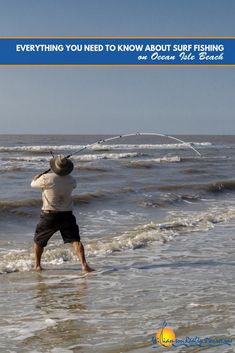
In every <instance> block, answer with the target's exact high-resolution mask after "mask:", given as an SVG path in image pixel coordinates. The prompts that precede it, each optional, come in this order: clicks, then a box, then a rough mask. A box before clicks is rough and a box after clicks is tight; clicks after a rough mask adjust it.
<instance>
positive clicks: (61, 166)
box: [50, 155, 73, 176]
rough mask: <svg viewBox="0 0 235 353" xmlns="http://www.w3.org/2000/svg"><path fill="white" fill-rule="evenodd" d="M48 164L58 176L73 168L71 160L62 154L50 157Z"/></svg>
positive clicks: (67, 172)
mask: <svg viewBox="0 0 235 353" xmlns="http://www.w3.org/2000/svg"><path fill="white" fill-rule="evenodd" d="M50 166H51V169H52V170H53V172H54V173H55V174H57V175H60V176H64V175H68V174H70V173H71V172H72V170H73V162H72V161H71V160H70V159H69V158H67V157H65V156H64V155H60V156H57V157H54V158H52V159H51V160H50Z"/></svg>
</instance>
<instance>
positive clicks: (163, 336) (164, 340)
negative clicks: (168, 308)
mask: <svg viewBox="0 0 235 353" xmlns="http://www.w3.org/2000/svg"><path fill="white" fill-rule="evenodd" d="M175 339H176V336H175V332H174V331H173V329H172V328H171V327H167V323H166V321H164V322H163V324H162V327H161V328H160V329H159V330H157V332H156V334H155V339H154V342H155V343H156V344H157V345H158V346H161V347H171V346H172V345H173V344H174V343H175Z"/></svg>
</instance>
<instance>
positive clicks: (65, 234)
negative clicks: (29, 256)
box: [34, 211, 80, 248]
mask: <svg viewBox="0 0 235 353" xmlns="http://www.w3.org/2000/svg"><path fill="white" fill-rule="evenodd" d="M57 231H60V234H61V236H62V238H63V240H64V243H73V242H74V241H78V242H79V241H80V235H79V227H78V225H77V223H76V218H75V217H74V215H73V213H72V211H68V212H49V213H46V212H42V213H41V215H40V220H39V223H38V224H37V227H36V231H35V236H34V241H35V243H37V244H38V245H39V246H40V247H41V248H44V247H45V246H46V245H47V242H48V240H49V239H50V238H51V237H52V235H53V234H54V233H55V232H57Z"/></svg>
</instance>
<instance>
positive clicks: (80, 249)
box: [72, 241, 94, 272]
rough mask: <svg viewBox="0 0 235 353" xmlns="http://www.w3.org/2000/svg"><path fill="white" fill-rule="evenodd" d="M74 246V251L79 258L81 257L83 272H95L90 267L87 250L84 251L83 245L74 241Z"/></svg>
mask: <svg viewBox="0 0 235 353" xmlns="http://www.w3.org/2000/svg"><path fill="white" fill-rule="evenodd" d="M72 244H73V248H74V250H75V251H76V254H77V256H78V257H79V260H80V262H81V265H82V269H83V271H85V272H91V271H94V270H93V269H92V268H90V266H88V264H87V262H86V258H85V250H84V246H83V245H82V243H81V242H78V241H74V242H73V243H72Z"/></svg>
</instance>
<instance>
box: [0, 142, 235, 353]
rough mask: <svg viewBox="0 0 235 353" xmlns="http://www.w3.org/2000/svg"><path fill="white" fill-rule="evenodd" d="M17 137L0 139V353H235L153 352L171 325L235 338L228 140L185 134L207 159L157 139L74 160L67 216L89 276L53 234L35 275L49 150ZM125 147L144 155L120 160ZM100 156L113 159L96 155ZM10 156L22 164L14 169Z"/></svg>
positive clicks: (180, 332)
mask: <svg viewBox="0 0 235 353" xmlns="http://www.w3.org/2000/svg"><path fill="white" fill-rule="evenodd" d="M14 138H15V139H18V142H17V141H14ZM14 138H13V137H12V142H11V141H10V139H9V138H8V139H6V138H5V137H2V140H1V139H0V141H1V144H2V150H3V147H4V148H5V147H6V146H7V147H8V152H6V151H5V150H4V152H2V153H3V154H1V153H0V162H1V163H3V162H4V163H5V164H4V166H5V167H6V168H8V169H7V170H6V171H5V172H4V173H3V174H2V175H1V179H2V180H1V181H2V183H1V184H0V185H1V192H2V200H1V202H0V208H1V213H0V222H1V232H0V257H1V263H0V272H1V273H2V275H1V276H0V278H1V287H0V299H1V300H0V312H1V318H0V329H1V332H2V335H1V338H0V348H1V352H4V353H5V352H6V353H10V352H11V353H13V352H15V353H26V352H32V353H33V352H34V353H41V352H48V353H49V352H50V353H77V352H79V353H81V352H82V353H83V352H84V353H87V352H98V353H99V352H100V353H101V352H102V353H103V352H104V353H106V352H107V353H121V352H131V353H132V352H133V353H134V352H137V353H144V352H153V351H155V350H156V351H159V352H171V351H175V352H190V353H191V352H200V351H204V350H206V351H207V352H210V353H214V352H225V353H229V352H233V351H234V342H232V345H231V346H230V345H226V344H224V345H223V346H221V347H190V348H186V347H183V346H180V347H178V348H173V347H169V348H165V347H160V346H158V347H157V348H156V347H155V348H154V343H153V342H152V339H153V337H154V336H155V333H156V331H157V330H158V329H160V328H161V326H162V324H163V322H164V321H166V322H167V325H169V326H170V327H172V328H173V329H174V331H175V334H176V337H177V338H180V339H183V338H184V337H186V336H190V337H196V336H198V337H201V338H203V337H211V338H227V339H230V340H231V339H232V340H233V341H234V332H235V320H234V313H235V311H234V302H235V301H234V292H235V291H234V283H235V281H234V273H235V271H234V266H235V260H234V227H235V202H234V200H233V199H234V197H233V195H234V188H235V181H234V179H233V170H234V157H233V150H234V147H235V138H232V137H202V136H201V137H193V138H192V137H188V141H194V142H195V141H197V143H200V144H201V145H200V144H199V145H198V148H199V149H200V152H201V153H202V155H203V158H202V159H198V157H197V156H195V155H194V154H193V152H192V153H191V151H188V150H185V149H181V148H180V146H177V145H174V146H173V145H172V150H173V151H172V150H170V148H169V146H167V147H166V149H164V148H163V146H162V145H163V144H164V143H163V141H162V144H160V143H159V141H156V143H157V144H158V145H161V147H159V146H157V147H156V146H155V147H154V141H153V140H151V141H149V140H148V139H147V140H145V139H144V141H143V143H145V146H144V148H142V147H143V146H142V147H140V146H138V145H137V144H138V143H140V140H139V138H137V141H135V140H134V141H132V142H131V143H130V144H129V143H128V142H126V141H125V144H126V145H125V146H120V145H118V146H117V145H116V146H113V147H112V148H111V147H110V146H109V147H108V146H104V147H103V149H102V150H101V151H97V150H92V151H89V153H86V154H87V155H92V158H90V160H89V161H84V160H83V161H82V162H81V161H80V162H79V160H78V159H74V162H75V173H74V174H75V176H76V177H77V178H78V181H79V187H78V190H76V192H75V196H74V202H75V211H74V213H75V214H76V216H77V219H78V221H79V224H80V229H81V234H82V239H83V242H84V244H85V248H86V252H87V256H88V260H89V263H90V264H91V266H93V267H95V269H96V272H94V273H90V274H82V273H81V270H80V264H79V262H78V260H77V258H76V257H75V255H74V253H73V251H72V249H71V247H70V246H69V245H66V246H64V245H63V244H62V242H61V240H60V236H59V235H58V234H57V235H55V236H54V237H53V239H52V240H51V242H50V244H49V246H48V248H47V249H46V251H45V254H44V257H43V266H44V268H45V270H44V271H42V272H41V273H35V272H33V271H32V266H33V255H32V246H33V243H32V234H33V231H34V227H35V224H36V222H37V219H38V214H39V211H40V193H39V192H36V193H35V191H32V190H30V188H29V184H30V180H31V178H32V176H33V174H35V173H37V172H38V171H39V169H40V168H42V169H41V170H43V168H45V169H47V168H46V167H47V160H48V156H47V154H46V150H47V147H43V148H42V147H40V148H38V147H37V146H39V145H40V143H39V142H40V138H39V137H36V138H35V137H30V136H28V137H26V136H25V137H24V136H22V137H14ZM92 138H93V139H96V138H95V137H75V136H74V137H73V138H70V140H69V138H68V137H58V140H57V139H56V137H53V139H54V141H53V139H52V138H51V137H45V136H44V137H42V140H41V146H49V143H50V145H51V144H52V143H56V141H58V142H60V143H61V145H63V146H65V145H66V146H68V145H71V144H72V145H73V146H74V150H76V148H77V147H78V145H80V144H81V145H82V143H88V142H91V140H92ZM68 141H70V143H68ZM141 142H142V141H141ZM73 143H74V144H73ZM75 144H76V146H75ZM127 144H128V146H127ZM131 144H132V145H131ZM133 144H135V146H133ZM146 144H148V146H146ZM16 145H18V146H19V147H21V150H20V151H18V150H19V148H18V149H17V151H15V149H16V148H15V147H16ZM22 146H23V147H22ZM25 146H28V147H27V148H25ZM32 146H36V147H32ZM13 147H14V150H12V148H13ZM48 148H49V147H48ZM63 148H65V147H63ZM66 148H67V150H69V148H70V147H66ZM113 148H114V149H115V151H113ZM42 149H43V151H44V150H45V151H44V152H43V153H44V154H42ZM54 149H55V145H54ZM104 149H106V151H105V152H104ZM109 149H110V150H109ZM122 149H123V150H122ZM0 150H1V148H0ZM29 150H30V153H29ZM31 150H33V153H32V152H31ZM120 150H121V153H122V154H123V153H127V151H128V152H130V153H136V150H137V152H138V153H140V154H142V155H141V157H139V156H138V157H137V156H134V155H133V154H130V155H128V156H127V155H126V156H125V157H120V156H119V157H120V158H116V156H117V154H118V153H119V151H120ZM9 151H10V152H9ZM62 151H64V150H62ZM104 153H107V154H110V153H112V154H113V156H108V158H105V159H102V158H100V157H99V154H101V155H103V154H104ZM169 153H172V154H174V156H176V157H177V159H178V161H174V162H173V161H172V159H169ZM22 154H23V156H22ZM35 154H36V156H35ZM114 154H115V156H114ZM44 155H45V156H44ZM96 155H97V158H96ZM3 156H4V157H3ZM25 156H26V157H27V158H28V161H22V159H23V158H25ZM166 156H167V158H168V160H167V161H166V160H164V161H163V160H162V159H163V157H166ZM15 157H17V158H20V159H21V161H20V162H21V163H20V167H21V168H22V169H21V170H20V171H19V170H18V171H16V170H14V168H15V164H14V163H15V161H12V158H15ZM34 157H37V160H35V159H33V158H34ZM44 157H45V160H44ZM103 157H104V156H103ZM170 157H172V156H170ZM1 158H4V160H2V159H1ZM40 158H41V159H42V161H41V162H39V165H38V160H39V159H40ZM86 158H87V159H89V157H86ZM139 158H141V161H138V159H139ZM174 158H175V157H174ZM142 159H143V160H144V161H143V160H142ZM153 159H154V162H153ZM156 159H158V162H156ZM175 160H176V158H175ZM18 162H19V160H17V162H16V163H18ZM40 163H41V164H40ZM9 168H12V169H11V170H10V171H9ZM12 181H13V185H12V187H11V189H8V188H7V186H8V185H10V184H11V183H12ZM4 183H5V184H4Z"/></svg>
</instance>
